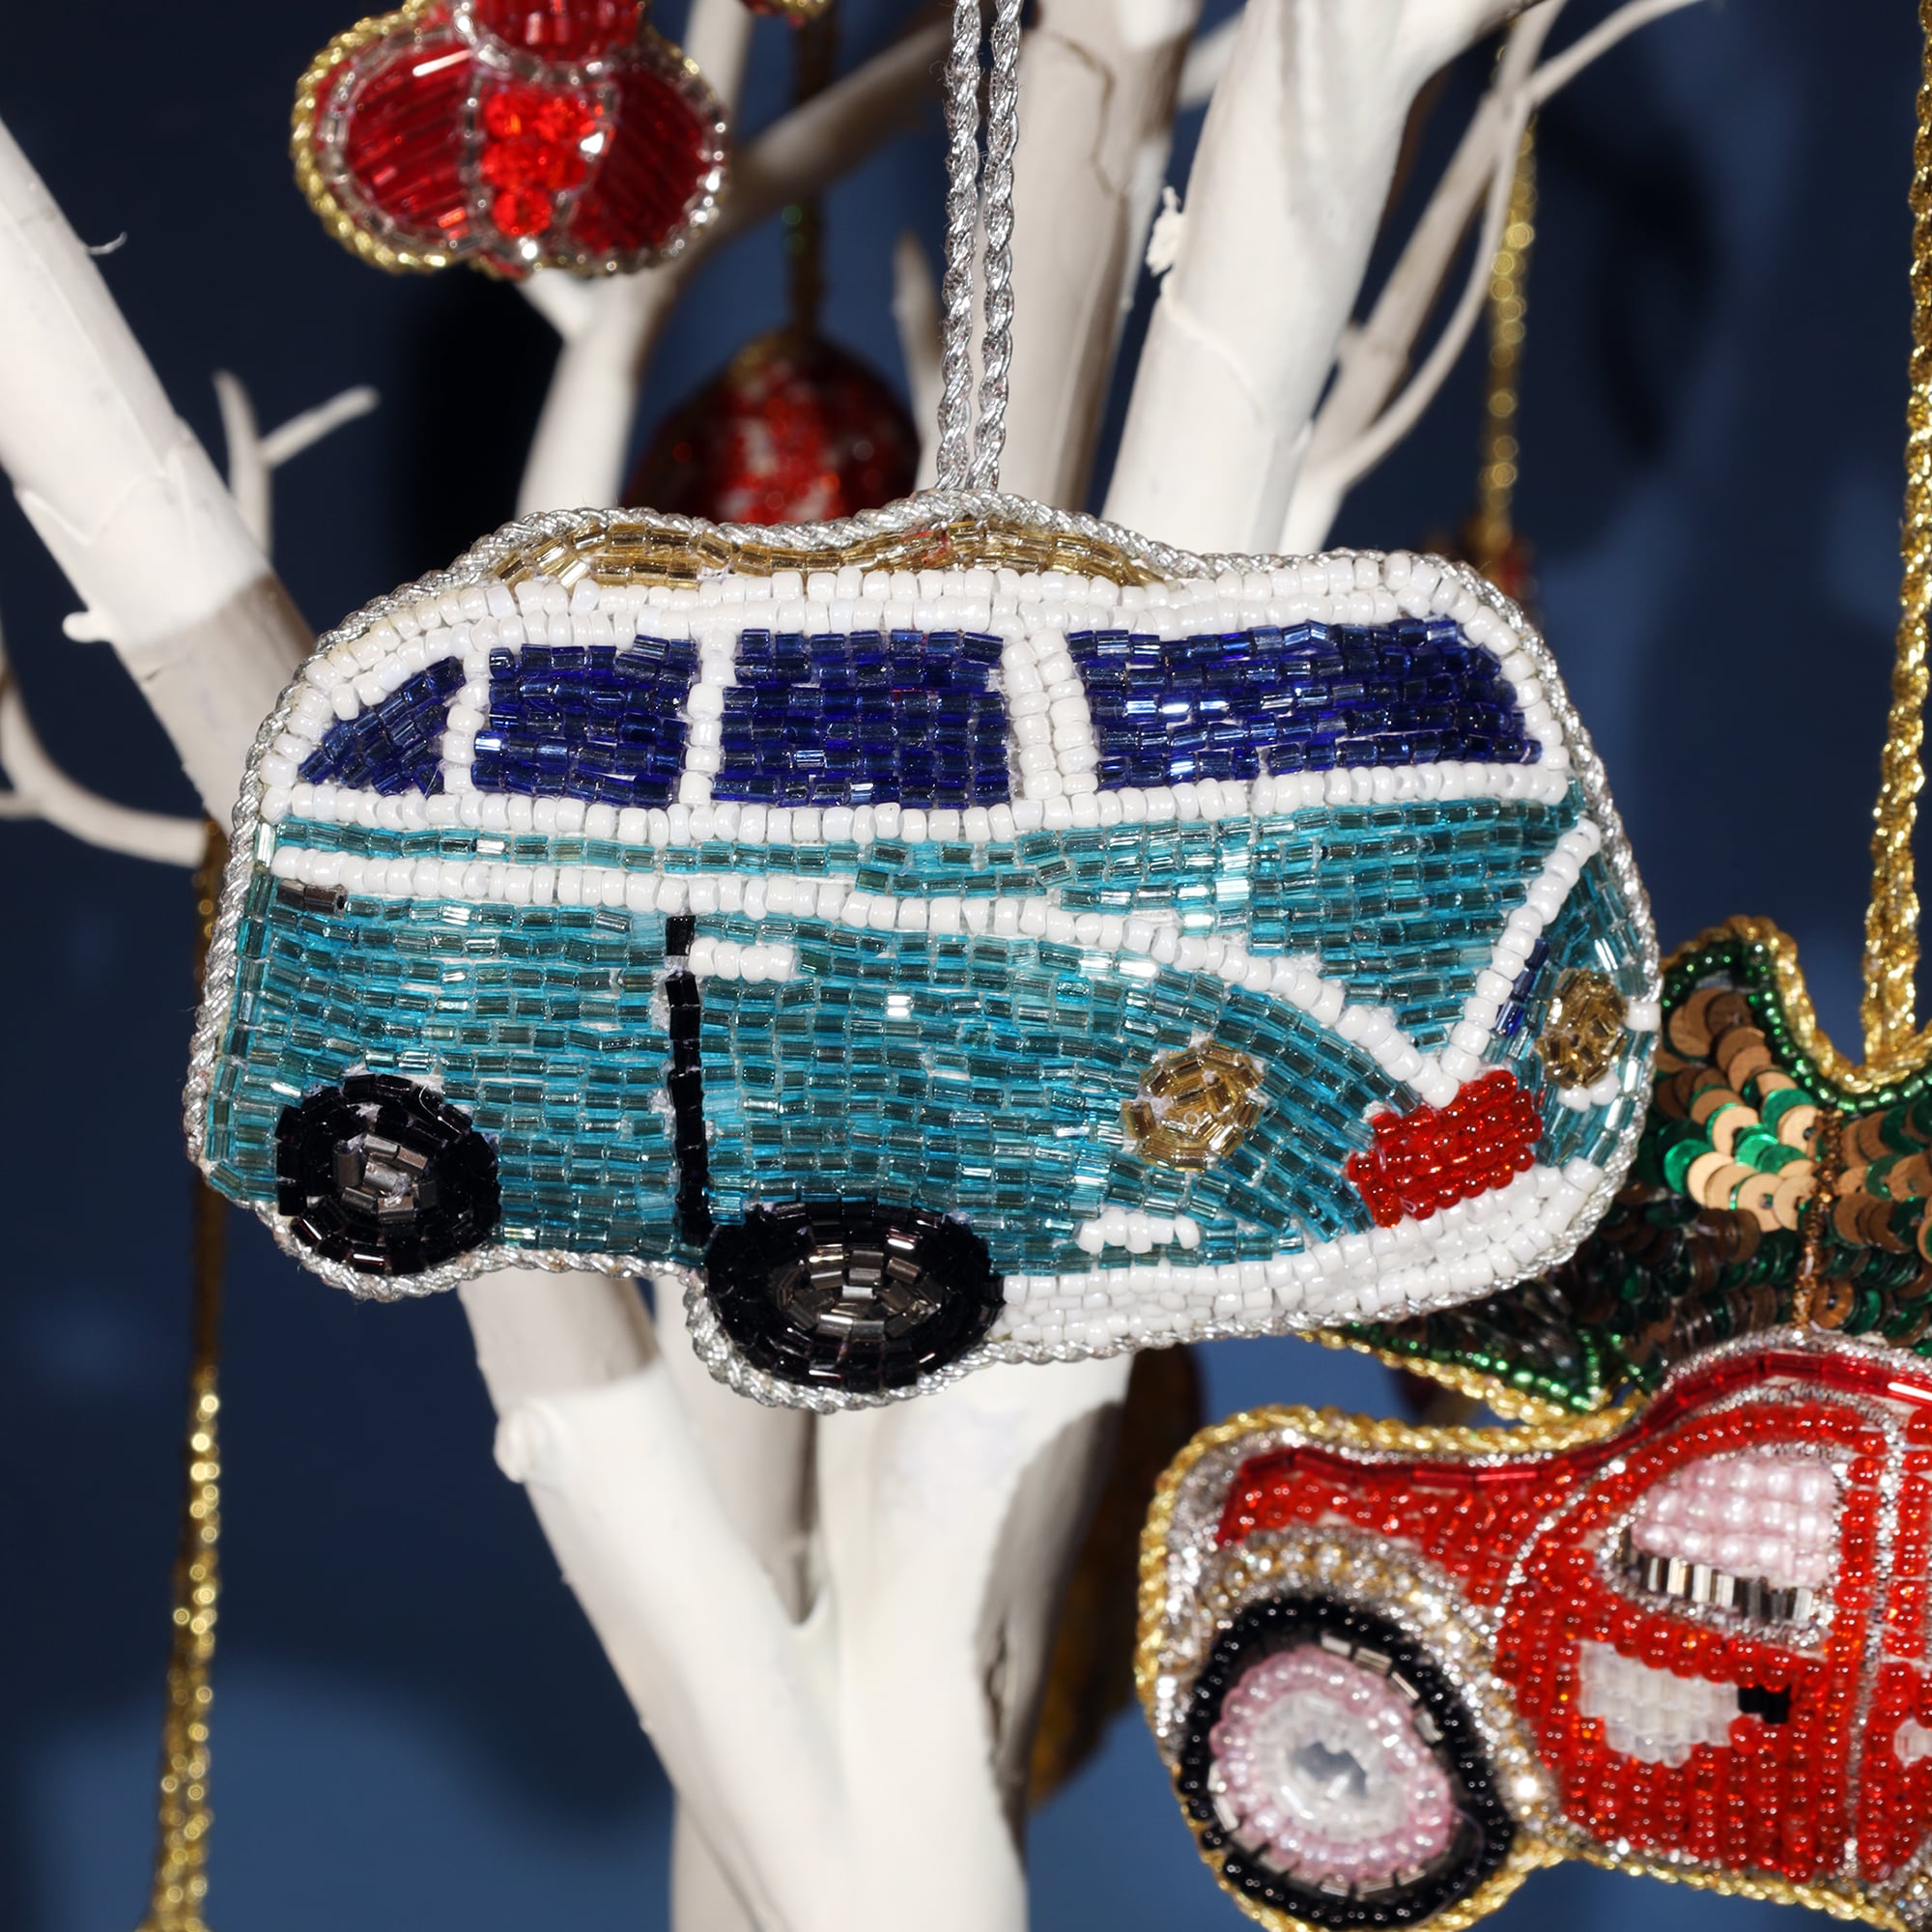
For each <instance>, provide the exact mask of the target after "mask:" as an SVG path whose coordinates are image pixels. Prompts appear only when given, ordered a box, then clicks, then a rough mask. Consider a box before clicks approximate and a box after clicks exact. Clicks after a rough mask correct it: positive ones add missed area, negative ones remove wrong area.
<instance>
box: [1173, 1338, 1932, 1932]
mask: <svg viewBox="0 0 1932 1932" xmlns="http://www.w3.org/2000/svg"><path fill="white" fill-rule="evenodd" d="M1929 1551H1932V1368H1928V1367H1927V1366H1926V1365H1925V1364H1923V1363H1918V1362H1914V1361H1911V1360H1909V1359H1901V1358H1900V1357H1899V1356H1898V1355H1896V1354H1895V1353H1890V1352H1888V1351H1887V1350H1884V1349H1882V1348H1879V1347H1876V1346H1873V1345H1869V1344H1864V1343H1859V1342H1852V1341H1847V1340H1845V1339H1843V1338H1841V1337H1828V1336H1822V1335H1820V1334H1818V1333H1817V1332H1816V1331H1798V1330H1793V1329H1786V1330H1781V1331H1779V1332H1777V1333H1776V1334H1774V1335H1770V1336H1761V1337H1757V1338H1753V1339H1752V1340H1750V1341H1748V1342H1745V1343H1735V1344H1731V1345H1728V1346H1727V1347H1725V1348H1723V1349H1720V1350H1714V1351H1712V1352H1711V1353H1709V1354H1706V1355H1705V1356H1703V1357H1701V1358H1700V1359H1699V1360H1697V1361H1696V1362H1694V1363H1690V1364H1688V1365H1686V1366H1685V1367H1683V1368H1681V1369H1679V1370H1678V1371H1676V1372H1675V1374H1674V1375H1673V1376H1672V1377H1671V1378H1670V1379H1669V1380H1668V1381H1667V1382H1666V1383H1665V1385H1664V1387H1663V1390H1662V1393H1661V1394H1660V1395H1659V1396H1658V1398H1657V1399H1656V1401H1655V1402H1654V1403H1653V1404H1652V1405H1651V1406H1650V1407H1649V1408H1648V1409H1647V1410H1645V1411H1642V1412H1641V1413H1636V1412H1634V1410H1633V1409H1632V1408H1625V1409H1622V1410H1619V1411H1615V1412H1612V1413H1610V1414H1608V1415H1605V1416H1599V1417H1596V1418H1592V1419H1590V1420H1587V1421H1576V1422H1571V1423H1567V1424H1563V1425H1557V1426H1552V1427H1548V1428H1542V1429H1532V1430H1456V1429H1440V1430H1425V1429H1411V1428H1408V1427H1406V1426H1405V1425H1403V1424H1400V1423H1392V1422H1375V1421H1369V1420H1366V1419H1363V1418H1360V1417H1353V1418H1350V1417H1343V1416H1338V1415H1336V1414H1335V1413H1334V1412H1333V1411H1326V1412H1322V1413H1317V1412H1315V1411H1313V1410H1309V1409H1296V1408H1278V1409H1262V1410H1258V1411H1255V1412H1253V1413H1251V1414H1247V1415H1242V1416H1236V1418H1234V1420H1232V1421H1230V1422H1226V1423H1223V1424H1221V1425H1219V1426H1218V1427H1216V1428H1213V1429H1209V1430H1206V1431H1204V1432H1203V1433H1202V1434H1201V1435H1198V1436H1196V1437H1195V1439H1194V1441H1193V1442H1191V1443H1190V1444H1189V1445H1188V1447H1187V1448H1186V1449H1185V1450H1183V1451H1182V1452H1181V1454H1180V1456H1179V1458H1178V1459H1177V1461H1176V1463H1175V1464H1174V1466H1173V1467H1172V1468H1171V1469H1170V1470H1169V1472H1168V1473H1167V1475H1166V1476H1165V1477H1164V1478H1163V1479H1162V1482H1161V1485H1160V1488H1159V1490H1158V1491H1157V1492H1156V1494H1155V1498H1154V1504H1153V1508H1152V1511H1151V1515H1150V1518H1149V1521H1148V1528H1147V1533H1146V1538H1145V1541H1144V1544H1143V1549H1142V1577H1143V1582H1142V1601H1141V1649H1140V1655H1139V1659H1138V1678H1139V1683H1140V1689H1141V1695H1142V1698H1143V1701H1144V1703H1145V1705H1146V1709H1147V1714H1148V1719H1149V1721H1150V1723H1151V1725H1152V1727H1153V1730H1154V1734H1155V1737H1156V1739H1157V1740H1158V1743H1159V1746H1160V1748H1161V1751H1162V1754H1163V1756H1164V1757H1165V1758H1166V1759H1167V1762H1168V1765H1169V1767H1170V1769H1171V1770H1172V1772H1173V1774H1174V1777H1175V1783H1176V1789H1177V1792H1178V1795H1179V1799H1180V1803H1181V1806H1182V1809H1183V1810H1184V1811H1185V1813H1186V1815H1187V1818H1188V1822H1189V1823H1190V1825H1191V1826H1192V1828H1193V1830H1194V1833H1195V1836H1196V1838H1197V1840H1198V1841H1199V1844H1200V1848H1201V1853H1202V1856H1203V1857H1204V1858H1205V1859H1206V1860H1207V1861H1208V1863H1209V1864H1210V1865H1211V1866H1212V1867H1213V1869H1214V1871H1215V1874H1216V1876H1217V1877H1218V1878H1219V1880H1220V1882H1221V1884H1222V1885H1223V1886H1224V1887H1226V1888H1227V1889H1229V1890H1230V1891H1232V1892H1233V1893H1234V1894H1235V1896H1236V1898H1237V1899H1238V1901H1239V1902H1240V1903H1241V1905H1242V1906H1243V1908H1244V1909H1245V1910H1246V1911H1247V1912H1249V1913H1250V1915H1251V1916H1253V1917H1254V1918H1258V1919H1260V1920H1261V1921H1262V1922H1263V1923H1264V1924H1265V1925H1268V1926H1270V1927H1273V1928H1275V1932H1302V1928H1306V1927H1312V1926H1321V1927H1342V1926H1351V1925H1369V1924H1376V1925H1381V1924H1411V1925H1427V1924H1436V1925H1451V1924H1453V1925H1459V1926H1460V1925H1465V1924H1467V1923H1469V1922H1470V1921H1471V1920H1472V1919H1475V1918H1480V1917H1482V1916H1483V1915H1484V1914H1485V1913H1487V1912H1489V1911H1491V1910H1492V1909H1493V1908H1494V1907H1495V1906H1496V1905H1497V1904H1499V1903H1500V1902H1501V1900H1502V1899H1503V1898H1504V1897H1505V1896H1507V1894H1508V1893H1509V1892H1510V1891H1512V1890H1513V1889H1515V1888H1516V1886H1517V1885H1519V1884H1520V1882H1521V1880H1522V1878H1523V1877H1524V1875H1525V1874H1526V1873H1528V1872H1529V1871H1530V1870H1532V1869H1533V1868H1534V1867H1535V1866H1537V1865H1539V1864H1548V1863H1553V1862H1555V1861H1558V1860H1561V1859H1566V1858H1580V1859H1588V1860H1591V1861H1596V1862H1599V1863H1605V1864H1617V1865H1621V1866H1623V1867H1625V1868H1626V1869H1635V1870H1640V1871H1645V1872H1650V1873H1653V1874H1655V1875H1657V1876H1660V1877H1664V1878H1674V1879H1682V1880H1685V1881H1687V1882H1689V1883H1690V1884H1694V1885H1704V1886H1710V1887H1714V1888H1716V1889H1720V1890H1744V1891H1748V1892H1750V1893H1752V1894H1753V1895H1757V1896H1766V1895H1768V1896H1771V1897H1775V1898H1780V1899H1786V1900H1790V1901H1793V1902H1798V1903H1804V1904H1809V1905H1813V1906H1817V1907H1821V1908H1823V1909H1825V1910H1827V1911H1830V1912H1832V1913H1833V1914H1835V1915H1836V1916H1838V1917H1839V1918H1862V1919H1864V1920H1866V1921H1867V1922H1869V1923H1871V1924H1875V1925H1887V1926H1915V1927H1916V1926H1920V1925H1923V1924H1925V1923H1927V1922H1928V1920H1932V1877H1928V1870H1927V1868H1928V1864H1929V1863H1932V1671H1929V1670H1928V1660H1927V1654H1926V1607H1927V1595H1926V1581H1927V1577H1926V1572H1927V1562H1928V1552H1929Z"/></svg>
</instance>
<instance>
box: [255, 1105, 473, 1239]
mask: <svg viewBox="0 0 1932 1932" xmlns="http://www.w3.org/2000/svg"><path fill="white" fill-rule="evenodd" d="M275 1192H276V1206H277V1207H278V1208H280V1209H281V1211H282V1212H283V1213H284V1214H286V1215H287V1216H288V1217H289V1222H290V1225H291V1228H292V1229H293V1232H294V1234H295V1237H296V1239H297V1240H298V1241H299V1242H301V1244H302V1245H303V1246H304V1247H306V1248H309V1249H311V1250H313V1251H314V1252H315V1253H316V1254H318V1255H320V1256H322V1257H323V1259H324V1260H326V1261H332V1262H343V1263H346V1264H348V1265H349V1266H350V1267H353V1268H355V1270H356V1271H357V1272H358V1273H361V1274H415V1273H417V1272H419V1271H420V1270H421V1269H423V1268H426V1267H434V1266H435V1265H436V1264H438V1263H439V1262H446V1261H450V1260H452V1259H454V1258H455V1257H456V1256H458V1255H462V1254H467V1253H469V1251H470V1250H471V1249H472V1248H478V1247H481V1246H482V1244H483V1243H484V1241H486V1240H487V1239H488V1238H489V1236H490V1235H491V1234H492V1233H493V1232H494V1231H495V1229H496V1227H497V1221H498V1219H499V1218H500V1215H501V1197H500V1195H499V1192H498V1189H497V1155H496V1151H495V1150H494V1149H493V1148H492V1147H491V1146H490V1143H489V1142H488V1141H486V1140H485V1139H484V1138H483V1136H482V1135H481V1134H480V1133H478V1132H477V1131H476V1129H475V1127H474V1126H473V1125H472V1124H471V1122H470V1119H469V1115H468V1114H466V1113H464V1112H463V1110H462V1109H461V1108H460V1107H455V1106H452V1105H451V1104H450V1103H449V1102H448V1101H447V1100H445V1099H443V1098H442V1096H441V1095H440V1094H438V1093H437V1092H436V1091H435V1090H434V1089H433V1088H429V1087H423V1086H419V1085H418V1084H417V1083H416V1082H414V1081H412V1080H404V1079H401V1078H399V1077H398V1076H396V1075H394V1074H388V1073H359V1074H351V1075H350V1076H349V1077H348V1078H347V1079H346V1080H344V1081H343V1083H342V1085H341V1086H340V1087H323V1088H320V1089H318V1090H317V1091H316V1092H315V1093H313V1094H309V1095H308V1096H307V1098H306V1099H304V1100H303V1101H302V1103H301V1105H300V1106H298V1107H285V1108H284V1109H283V1110H282V1118H281V1122H280V1124H279V1125H278V1126H277V1127H276V1129H275Z"/></svg>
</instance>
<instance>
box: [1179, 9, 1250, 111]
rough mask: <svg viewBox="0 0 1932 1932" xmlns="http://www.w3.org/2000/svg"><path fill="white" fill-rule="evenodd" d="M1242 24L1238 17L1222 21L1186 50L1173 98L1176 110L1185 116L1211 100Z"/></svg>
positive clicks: (1225, 70)
mask: <svg viewBox="0 0 1932 1932" xmlns="http://www.w3.org/2000/svg"><path fill="white" fill-rule="evenodd" d="M1240 24H1241V16H1240V15H1239V14H1233V15H1231V16H1230V17H1229V18H1227V19H1225V20H1223V21H1222V22H1221V24H1220V25H1219V26H1218V27H1210V28H1209V29H1208V31H1207V33H1205V34H1203V35H1201V36H1200V37H1199V38H1198V39H1197V40H1196V41H1195V42H1194V43H1193V45H1191V46H1190V47H1189V48H1188V49H1187V58H1186V59H1185V60H1183V61H1182V62H1181V64H1180V85H1179V89H1178V90H1177V92H1176V95H1175V102H1174V106H1175V111H1176V113H1178V114H1185V113H1187V112H1189V111H1190V110H1191V109H1193V108H1196V107H1206V106H1207V105H1208V101H1210V100H1211V99H1213V98H1214V90H1215V89H1216V88H1217V87H1219V86H1220V84H1221V76H1222V75H1223V74H1224V73H1226V72H1227V71H1228V62H1229V61H1230V59H1232V58H1233V56H1234V52H1235V30H1236V28H1237V27H1238V26H1239V25H1240Z"/></svg>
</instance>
